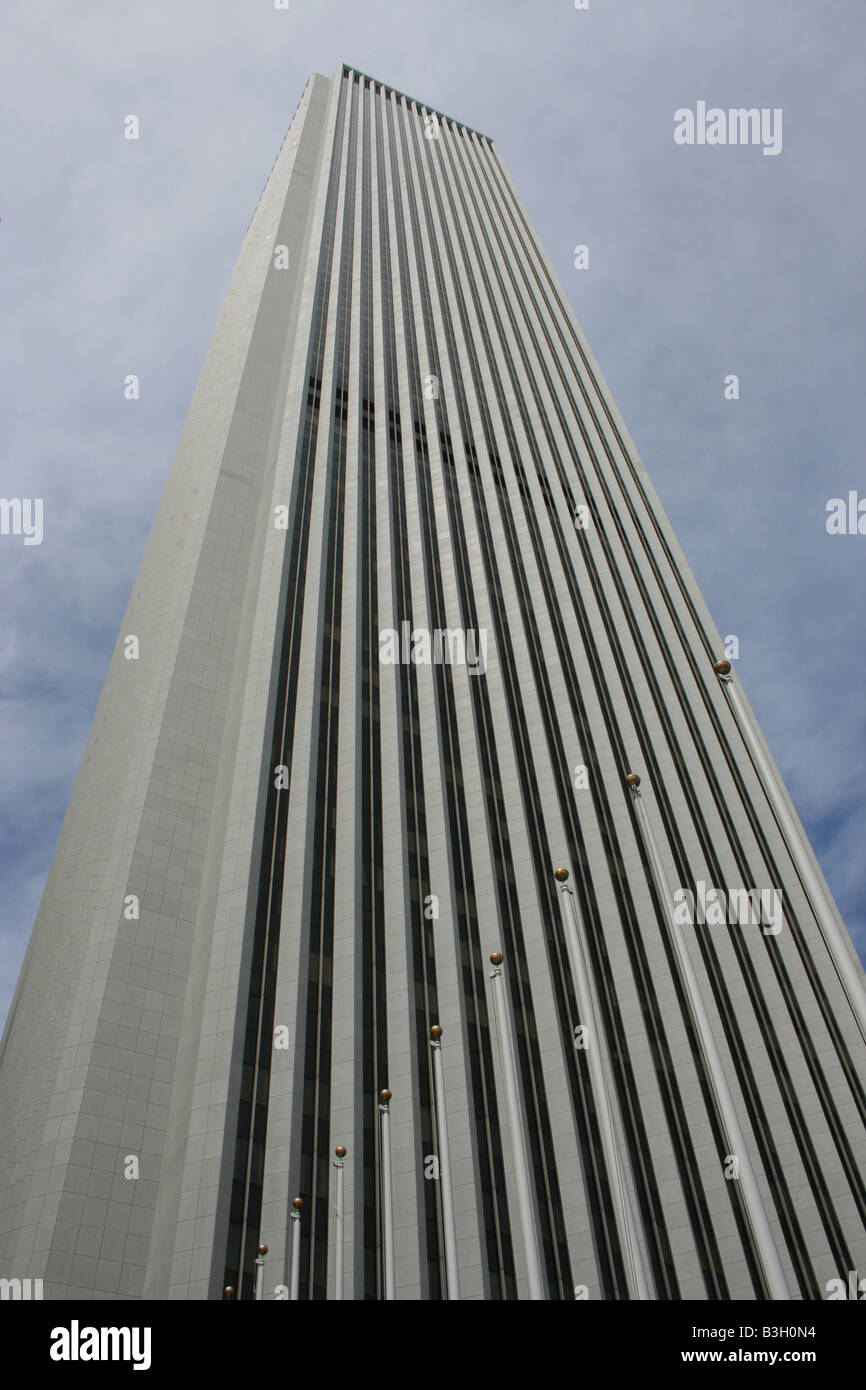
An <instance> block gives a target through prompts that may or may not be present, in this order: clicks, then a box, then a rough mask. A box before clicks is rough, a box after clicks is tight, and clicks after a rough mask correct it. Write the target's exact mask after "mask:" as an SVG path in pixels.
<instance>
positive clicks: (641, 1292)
mask: <svg viewBox="0 0 866 1390" xmlns="http://www.w3.org/2000/svg"><path fill="white" fill-rule="evenodd" d="M553 876H554V878H555V879H556V881H557V883H558V884H559V886H560V888H561V890H562V896H563V900H564V901H565V902H566V904H567V907H568V911H567V912H566V914H565V923H566V927H565V940H566V944H567V946H568V954H569V957H570V960H571V973H572V978H573V979H574V992H575V995H576V998H577V1007H578V1009H579V1010H580V1020H581V1021H582V1022H586V1023H588V1024H589V1025H590V1038H589V1046H588V1047H587V1048H586V1056H587V1061H588V1063H589V1074H590V1078H591V1081H592V1092H593V1097H594V1100H595V1111H596V1115H597V1116H598V1128H599V1133H600V1134H601V1144H602V1150H603V1152H604V1158H605V1163H606V1166H607V1171H608V1174H609V1175H610V1179H611V1182H610V1191H611V1198H612V1200H613V1207H614V1211H615V1213H616V1223H617V1227H618V1230H619V1235H620V1240H621V1242H622V1250H623V1256H624V1262H625V1269H626V1277H627V1280H628V1286H629V1293H630V1295H631V1297H632V1298H634V1299H649V1298H652V1293H651V1292H650V1285H649V1280H648V1278H647V1273H646V1269H645V1267H644V1261H643V1254H642V1252H641V1247H640V1242H639V1239H638V1228H637V1221H636V1219H635V1214H634V1209H633V1206H632V1201H631V1197H630V1195H629V1192H628V1188H627V1186H626V1181H625V1173H624V1171H623V1164H622V1161H621V1159H620V1151H622V1152H623V1153H625V1152H626V1148H625V1141H624V1140H622V1141H620V1139H619V1136H618V1135H617V1130H616V1125H615V1118H614V1111H613V1106H612V1103H611V1100H610V1097H612V1096H614V1095H615V1094H616V1092H615V1088H614V1084H613V1072H612V1070H611V1066H610V1059H609V1057H608V1054H607V1045H606V1039H605V1037H604V1032H603V1030H602V1026H601V1011H600V1009H599V1007H598V997H597V994H596V991H595V989H594V987H593V979H592V974H591V972H590V968H589V962H588V960H587V958H586V952H585V950H584V945H583V937H582V932H581V924H580V918H579V915H578V910H577V902H576V900H575V896H574V893H573V892H572V890H571V889H570V888H569V887H568V886H567V880H568V869H556V870H555V871H554V875H553Z"/></svg>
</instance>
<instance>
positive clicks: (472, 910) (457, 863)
mask: <svg viewBox="0 0 866 1390" xmlns="http://www.w3.org/2000/svg"><path fill="white" fill-rule="evenodd" d="M400 127H401V129H400V137H401V147H402V151H403V156H404V163H406V165H407V166H408V159H407V147H406V136H405V127H406V122H405V121H404V120H400ZM388 129H389V137H390V148H391V158H392V181H393V184H394V186H395V187H399V186H400V178H399V172H398V170H397V164H396V148H397V140H396V135H395V117H394V113H393V110H392V109H390V108H389V111H388ZM407 189H408V192H409V194H410V210H411V216H412V229H413V238H414V245H415V248H416V252H418V256H417V265H418V267H419V271H420V270H421V269H422V268H423V260H422V259H421V256H420V234H419V227H418V220H417V211H416V210H415V205H414V190H413V188H412V182H411V178H409V177H407ZM403 255H404V259H405V257H406V252H405V247H404V248H403ZM405 278H406V280H407V282H408V280H409V271H408V262H407V263H406V269H405ZM420 289H421V293H422V306H423V307H422V314H423V315H424V317H425V325H426V327H427V332H428V335H429V334H430V331H431V330H430V319H429V312H430V308H429V294H428V293H427V285H426V278H425V277H424V276H423V275H421V277H420ZM412 331H413V353H412V357H413V360H414V361H415V363H416V371H417V343H416V341H415V337H414V320H413V327H412ZM428 340H429V339H428ZM437 360H438V359H437ZM416 394H417V387H416ZM420 409H421V407H420V402H419V410H420ZM438 409H439V411H441V409H442V407H441V402H439V403H438ZM437 418H438V419H439V422H440V426H443V427H444V429H445V431H447V416H446V415H444V414H442V413H438V417H437ZM419 433H420V430H419ZM424 438H425V441H426V429H425V436H424ZM429 485H430V477H429V449H427V453H426V457H425V459H424V469H423V496H422V503H423V505H424V507H425V514H426V516H427V517H428V518H429V517H431V516H432V514H433V507H432V499H431V498H428V497H427V491H428V489H429ZM448 500H449V512H450V519H451V525H452V540H453V539H454V507H453V497H449V499H448ZM463 552H464V553H465V541H464V543H463ZM428 553H429V547H428ZM436 553H437V557H438V551H437V552H436ZM466 575H467V570H466V566H465V564H464V566H463V568H462V569H461V571H460V573H459V574H458V576H457V578H458V586H459V589H460V598H461V608H462V610H463V613H464V614H466V613H467V609H466V599H467V590H466ZM437 577H438V576H437ZM431 595H432V601H433V602H435V603H436V604H437V605H438V611H439V612H440V613H441V614H442V615H443V616H442V622H443V623H444V600H443V598H442V596H441V590H440V589H439V588H437V587H436V586H435V585H433V586H432V587H431ZM472 610H473V612H472V616H471V617H470V618H468V621H467V625H468V626H477V624H476V623H475V619H474V604H472ZM446 674H447V677H448V679H447V680H446V681H444V682H440V683H438V684H437V696H438V699H439V715H440V720H439V726H440V737H441V740H442V758H443V769H444V777H445V790H446V803H447V807H448V817H449V826H450V829H451V848H452V873H453V876H454V893H455V898H454V902H455V917H456V927H457V932H458V938H459V941H460V948H461V960H462V963H463V969H462V979H463V992H464V1007H465V1010H466V1022H467V1041H468V1057H469V1063H470V1082H471V1086H472V1097H473V1104H474V1111H475V1120H476V1128H475V1140H476V1146H477V1152H478V1156H479V1163H480V1165H481V1179H480V1180H481V1196H482V1215H483V1220H484V1227H485V1234H486V1244H487V1257H488V1277H489V1279H490V1284H491V1296H492V1297H493V1298H513V1297H515V1296H516V1283H515V1275H514V1257H513V1251H512V1245H511V1236H510V1226H509V1219H508V1208H507V1202H506V1199H505V1177H504V1170H503V1167H502V1144H501V1137H500V1131H499V1119H498V1108H497V1103H496V1092H495V1081H494V1075H493V1059H492V1049H491V1039H490V1030H489V1019H488V1015H487V1003H486V994H485V987H484V979H485V973H486V972H485V966H484V958H483V952H482V948H481V942H480V935H479V926H478V919H477V912H476V899H475V890H474V883H473V876H472V861H471V850H470V837H469V826H468V818H467V812H466V803H465V797H464V793H463V771H462V764H461V758H460V747H459V735H458V720H457V712H456V707H455V704H454V698H453V686H452V683H451V680H450V670H446ZM471 684H472V688H473V695H475V693H476V690H475V688H476V687H477V686H478V684H479V682H477V681H476V682H472V683H471ZM481 755H482V766H483V767H485V784H486V785H487V786H488V787H490V786H491V785H492V779H491V777H490V775H489V768H488V766H487V765H486V764H485V759H484V750H483V749H482V750H481ZM494 857H495V858H496V860H497V862H501V860H500V857H499V856H494Z"/></svg>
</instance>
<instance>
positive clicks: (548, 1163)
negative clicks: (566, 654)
mask: <svg viewBox="0 0 866 1390" xmlns="http://www.w3.org/2000/svg"><path fill="white" fill-rule="evenodd" d="M410 128H411V129H412V136H413V140H414V144H415V151H416V158H417V160H418V165H419V168H420V167H423V159H422V157H421V156H420V154H419V141H418V133H417V129H416V128H415V127H414V126H412V127H410ZM439 143H440V142H434V141H431V142H429V144H430V146H431V147H432V146H433V145H434V144H439ZM431 157H432V156H431ZM431 183H432V186H433V190H434V195H435V197H436V200H437V205H438V207H439V221H440V226H441V227H442V243H443V245H444V246H445V247H446V248H447V254H448V256H449V259H450V264H451V268H452V274H453V275H454V281H455V286H456V292H457V299H458V307H459V309H460V312H461V318H462V322H463V327H464V336H465V338H466V341H467V351H468V354H469V359H470V366H471V370H472V374H473V381H474V384H475V390H476V397H477V401H478V405H479V410H480V412H481V415H482V423H483V429H484V434H485V440H486V443H487V447H488V451H489V452H490V453H491V455H492V456H495V441H494V439H493V434H492V428H491V425H490V417H489V412H488V409H487V404H486V399H485V394H484V388H483V384H482V382H481V379H480V373H479V371H478V364H477V357H476V354H475V349H474V345H473V341H472V334H471V332H470V331H469V328H468V322H467V319H466V315H465V305H464V304H463V300H462V293H461V292H460V288H459V282H458V279H457V275H456V272H455V270H454V252H453V247H452V244H451V239H450V236H449V234H448V232H447V226H448V224H449V219H448V218H447V217H446V216H445V215H444V214H443V211H442V204H441V197H440V192H439V188H438V185H437V183H436V181H435V178H434V179H431ZM423 187H424V184H423V182H422V188H423ZM427 212H428V216H429V203H428V205H427ZM429 225H430V226H431V228H432V227H433V226H434V223H433V221H432V220H431V221H430V223H429ZM440 294H441V299H442V304H443V313H445V312H446V306H447V298H446V295H445V291H444V286H443V285H441V283H440ZM482 331H483V330H482ZM454 367H455V381H456V382H457V383H458V385H457V392H458V397H459V396H460V395H461V392H462V388H461V386H460V385H459V378H460V368H459V363H458V362H457V359H456V357H455V362H454ZM458 408H459V409H460V410H461V415H462V423H463V427H464V431H465V437H464V446H465V448H466V453H467V459H468V460H469V471H470V477H471V480H472V488H473V498H474V508H475V514H476V525H477V527H478V533H479V537H480V539H481V544H482V554H483V558H484V563H485V573H486V576H487V584H488V591H489V593H490V597H491V604H492V608H493V612H494V615H496V619H497V628H496V641H497V650H498V653H499V656H500V665H501V667H502V671H503V676H504V679H505V689H506V696H507V703H508V707H509V719H510V723H511V727H512V735H513V737H514V742H515V751H516V759H517V767H518V774H519V776H520V779H521V788H522V795H523V798H524V804H525V809H526V813H527V822H528V825H529V826H530V829H531V835H530V840H531V846H532V854H533V864H534V870H535V874H536V881H537V885H538V889H539V897H540V901H541V904H542V910H543V914H544V910H545V909H546V918H547V920H546V922H545V927H546V934H547V937H548V940H549V939H550V936H551V933H552V934H553V936H554V937H558V938H560V942H559V944H560V950H561V952H562V951H564V942H563V941H562V939H561V938H562V923H561V917H560V909H559V905H558V900H557V898H556V895H555V892H554V889H553V882H552V867H551V859H550V853H549V847H548V846H547V842H546V835H545V831H544V826H543V819H542V815H541V804H540V799H539V796H538V788H537V784H536V780H535V772H534V767H533V762H532V757H531V748H530V745H529V740H528V734H527V731H526V726H525V720H524V717H523V712H522V702H521V700H520V694H519V683H518V682H517V680H516V667H515V662H514V655H513V651H512V648H511V641H510V634H509V631H508V620H507V614H506V613H505V609H504V603H503V598H502V593H501V588H500V585H499V579H498V571H497V568H496V562H495V557H494V554H493V547H492V542H491V532H490V525H489V520H488V517H487V510H486V502H485V499H484V496H483V488H482V485H481V480H480V470H479V468H478V463H477V453H476V451H475V445H474V442H473V439H472V434H471V429H470V426H469V421H468V412H466V403H465V399H464V400H463V401H462V402H461V401H459V400H458ZM482 684H483V683H482V682H475V683H474V685H477V686H481V685H482ZM485 699H486V692H485V691H483V690H481V691H480V692H479V694H478V696H477V701H478V703H477V704H476V710H477V709H478V704H480V703H483V701H484V700H485ZM482 721H483V714H482ZM477 727H479V726H478V724H477ZM480 727H483V722H482V724H481V726H480ZM479 747H480V748H484V742H483V740H482V739H481V738H479ZM488 757H489V765H488V775H489V777H490V780H491V782H492V784H493V785H494V786H495V788H496V794H497V798H498V799H500V800H501V785H500V777H499V769H498V759H497V757H496V753H495V747H493V746H492V745H491V746H490V747H489V749H488ZM502 810H503V812H504V804H503V806H502ZM489 832H490V834H491V839H492V840H493V843H494V847H495V850H497V849H499V846H498V845H497V836H500V837H501V841H500V843H501V845H502V847H503V849H504V848H505V847H507V844H508V841H507V828H506V825H505V818H504V814H503V815H501V816H497V817H496V818H495V819H491V821H490V822H489ZM497 862H498V863H500V864H503V866H506V865H507V878H506V877H505V876H503V875H499V876H498V881H497V887H498V891H499V901H500V909H501V912H502V917H503V930H504V934H505V937H506V941H507V943H508V949H509V951H510V960H511V961H512V963H513V968H512V969H511V970H510V971H509V985H510V988H511V991H512V1002H513V1005H514V1015H515V1033H516V1037H517V1043H518V1052H519V1054H520V1057H521V1073H522V1075H523V1076H524V1078H525V1081H526V1097H525V1098H526V1104H527V1108H528V1114H529V1116H530V1124H529V1131H530V1132H529V1140H530V1151H531V1156H532V1162H533V1168H534V1173H535V1178H536V1183H537V1189H538V1198H539V1213H540V1217H541V1233H542V1247H543V1253H544V1256H545V1261H546V1264H547V1269H548V1278H549V1280H550V1285H551V1289H552V1290H555V1291H556V1292H555V1296H556V1297H560V1298H562V1297H569V1298H570V1297H573V1292H572V1289H571V1274H570V1268H569V1255H568V1244H567V1240H566V1238H565V1229H564V1221H563V1215H562V1206H561V1201H560V1198H559V1184H558V1176H557V1170H556V1161H555V1155H554V1151H553V1142H552V1134H551V1131H550V1125H549V1119H548V1115H547V1103H546V1098H545V1095H544V1082H543V1074H542V1069H541V1060H540V1052H539V1048H538V1040H537V1029H536V1026H535V1019H534V1012H533V1006H532V1000H531V991H530V985H529V970H528V963H527V960H526V953H525V946H524V942H523V936H522V929H521V926H520V920H519V909H518V904H517V895H516V885H515V884H514V874H513V866H512V865H511V856H510V851H508V852H507V854H503V853H502V852H501V851H500V852H499V853H494V863H497ZM552 975H553V980H554V989H555V990H556V988H557V984H558V986H559V988H560V989H561V988H562V984H563V982H562V971H561V963H560V969H559V971H557V970H556V969H555V968H554V971H553V972H552ZM569 1035H570V1027H569ZM608 1216H609V1212H608ZM608 1243H609V1244H610V1245H611V1246H614V1245H615V1243H616V1233H615V1231H614V1230H613V1228H612V1227H611V1226H609V1227H608V1239H607V1241H604V1240H603V1241H602V1244H601V1248H602V1250H604V1249H606V1248H608ZM619 1273H620V1278H621V1277H622V1262H621V1257H620V1259H619ZM602 1277H603V1275H602Z"/></svg>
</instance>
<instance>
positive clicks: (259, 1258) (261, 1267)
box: [255, 1245, 268, 1303]
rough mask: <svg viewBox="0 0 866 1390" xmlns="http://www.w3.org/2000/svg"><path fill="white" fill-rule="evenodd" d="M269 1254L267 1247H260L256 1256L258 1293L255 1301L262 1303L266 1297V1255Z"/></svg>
mask: <svg viewBox="0 0 866 1390" xmlns="http://www.w3.org/2000/svg"><path fill="white" fill-rule="evenodd" d="M267 1253H268V1247H267V1246H266V1245H260V1246H259V1248H258V1252H257V1254H256V1292H255V1299H256V1302H257V1303H261V1301H262V1299H263V1298H264V1296H265V1255H267Z"/></svg>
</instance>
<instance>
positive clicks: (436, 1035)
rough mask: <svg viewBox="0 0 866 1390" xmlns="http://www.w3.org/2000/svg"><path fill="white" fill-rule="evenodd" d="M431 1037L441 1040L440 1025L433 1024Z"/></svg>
mask: <svg viewBox="0 0 866 1390" xmlns="http://www.w3.org/2000/svg"><path fill="white" fill-rule="evenodd" d="M430 1036H431V1038H441V1037H442V1029H441V1028H440V1027H439V1024H438V1023H434V1024H433V1027H432V1028H431V1029H430Z"/></svg>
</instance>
